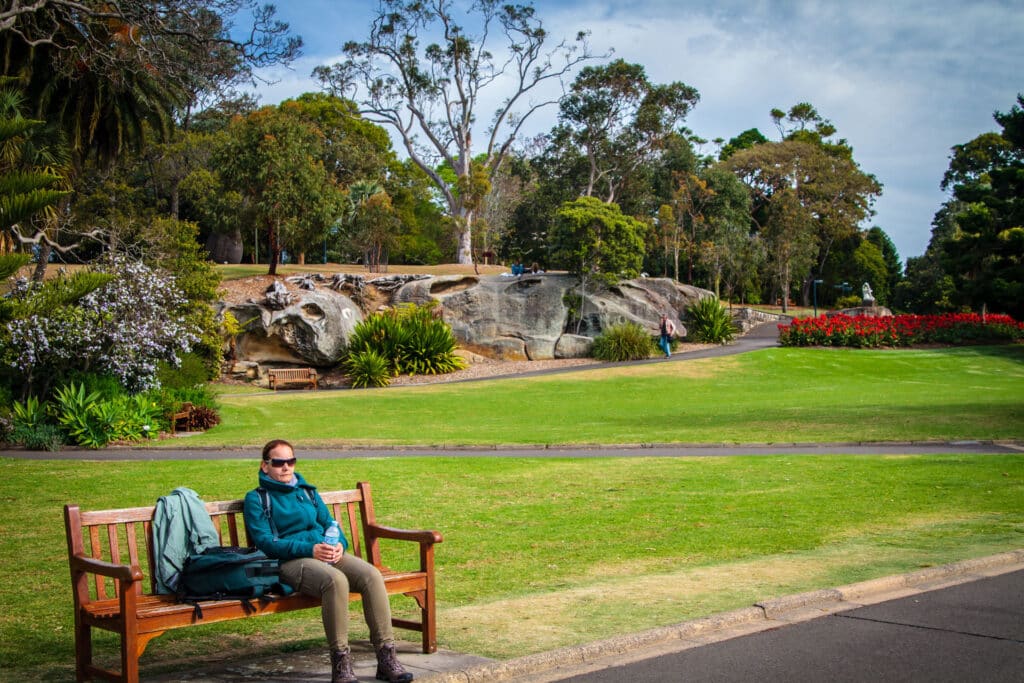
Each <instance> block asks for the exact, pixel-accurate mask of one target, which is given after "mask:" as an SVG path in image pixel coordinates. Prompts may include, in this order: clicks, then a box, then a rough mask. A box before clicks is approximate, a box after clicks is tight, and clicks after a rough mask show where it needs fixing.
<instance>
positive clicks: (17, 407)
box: [12, 396, 47, 431]
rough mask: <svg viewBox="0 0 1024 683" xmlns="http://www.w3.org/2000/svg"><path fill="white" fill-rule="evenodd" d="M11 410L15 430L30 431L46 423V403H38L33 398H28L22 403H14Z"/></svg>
mask: <svg viewBox="0 0 1024 683" xmlns="http://www.w3.org/2000/svg"><path fill="white" fill-rule="evenodd" d="M12 408H13V412H14V416H13V425H14V428H15V429H17V428H19V427H25V428H26V429H28V430H29V431H31V430H33V429H35V428H36V427H38V426H39V425H41V424H43V423H44V422H46V409H47V406H46V403H40V402H39V399H38V398H36V397H35V396H29V397H28V399H26V400H25V402H24V403H20V402H15V403H14V405H13V406H12Z"/></svg>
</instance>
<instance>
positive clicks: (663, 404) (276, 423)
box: [161, 345, 1024, 447]
mask: <svg viewBox="0 0 1024 683" xmlns="http://www.w3.org/2000/svg"><path fill="white" fill-rule="evenodd" d="M221 404H222V416H223V422H222V423H221V424H220V425H219V426H217V427H216V428H214V429H212V430H210V431H209V432H207V433H205V434H203V435H200V436H195V437H191V438H190V439H189V442H188V443H189V444H190V445H195V446H256V445H260V444H262V443H265V442H266V441H268V440H269V439H272V438H281V437H286V438H288V439H289V440H292V441H294V442H295V443H297V444H301V445H343V444H379V445H428V446H441V445H462V444H468V445H488V444H602V443H606V444H607V443H611V444H638V443H705V444H708V443H714V444H720V443H778V442H821V441H824V442H836V441H905V440H928V439H940V440H956V439H1021V438H1024V346H1020V345H1017V346H1007V347H971V348H942V349H934V350H900V351H869V350H852V349H789V348H777V349H768V350H764V351H758V352H754V353H749V354H742V355H739V356H732V357H726V358H718V359H704V360H694V361H683V362H673V363H655V364H649V365H642V366H631V367H622V368H615V369H599V370H588V371H586V372H576V373H570V374H561V375H553V376H545V377H536V378H518V379H512V380H501V381H487V382H482V383H480V382H474V383H460V384H451V385H443V384H442V385H432V386H418V387H396V388H392V389H383V390H382V389H370V390H358V391H352V390H346V391H330V392H328V391H321V392H318V393H316V394H311V393H295V392H292V393H283V394H274V393H271V392H263V393H259V394H251V393H249V394H225V395H224V396H223V397H222V398H221ZM161 445H168V446H175V447H179V446H181V445H182V443H181V441H177V440H175V441H172V442H164V443H163V444H161Z"/></svg>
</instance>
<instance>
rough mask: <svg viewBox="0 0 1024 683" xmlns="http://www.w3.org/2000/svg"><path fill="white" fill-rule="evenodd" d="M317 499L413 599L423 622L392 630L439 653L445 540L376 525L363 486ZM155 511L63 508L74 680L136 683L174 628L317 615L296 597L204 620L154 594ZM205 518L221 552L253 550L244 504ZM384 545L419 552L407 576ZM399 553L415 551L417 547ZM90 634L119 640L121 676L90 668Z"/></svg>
mask: <svg viewBox="0 0 1024 683" xmlns="http://www.w3.org/2000/svg"><path fill="white" fill-rule="evenodd" d="M320 496H321V498H323V500H324V503H325V504H326V505H327V506H328V508H330V510H331V513H332V514H333V516H334V518H335V519H336V520H338V523H339V524H340V525H341V526H342V529H343V530H344V531H345V533H346V535H347V536H348V540H349V550H348V552H350V553H353V554H355V555H358V556H360V557H362V558H363V559H365V560H366V561H368V562H372V563H373V564H374V566H376V567H377V568H378V569H380V571H381V573H382V574H383V575H384V582H385V585H386V586H387V590H388V594H389V595H395V594H402V595H407V596H409V597H411V598H413V599H414V600H415V601H416V604H417V605H418V607H419V611H420V621H411V620H406V619H399V618H392V624H393V625H394V626H395V627H396V628H403V629H409V630H412V631H418V632H420V633H421V634H422V641H423V652H425V653H431V652H436V651H437V613H436V611H435V597H434V544H435V543H440V542H441V540H442V539H441V534H440V533H438V532H436V531H408V530H403V529H393V528H390V527H386V526H381V525H379V524H377V519H376V516H375V514H374V511H373V499H372V497H371V495H370V485H369V483H367V482H360V483H359V484H357V488H355V489H351V490H347V491H333V492H329V493H321V494H320ZM154 508H155V506H148V507H137V508H125V509H120V510H93V511H83V510H80V509H79V508H78V506H77V505H65V506H64V525H65V528H66V531H67V542H68V564H69V565H70V568H71V590H72V593H73V596H74V607H75V672H76V677H77V680H79V681H86V680H91V679H93V678H94V677H99V678H103V679H106V680H111V681H124V682H125V683H137V681H138V680H139V657H141V656H142V653H143V651H144V650H145V649H146V645H147V644H148V643H149V641H150V640H152V639H153V638H155V637H157V636H159V635H160V634H161V633H164V632H165V631H168V630H170V629H175V628H184V627H187V626H196V625H200V624H212V623H215V622H218V621H229V620H233V619H244V618H248V617H253V616H260V615H263V614H276V613H279V612H290V611H292V610H297V609H306V608H311V607H319V606H320V600H319V599H318V598H312V597H309V596H306V595H300V594H298V593H292V594H291V595H288V596H276V599H274V600H273V601H268V602H264V601H260V600H252V601H250V604H249V605H246V604H244V603H243V602H242V601H240V600H208V601H203V602H201V603H199V606H200V608H201V610H202V619H201V620H199V619H197V616H196V610H195V609H194V607H193V605H192V604H189V603H179V602H177V601H176V600H175V598H174V596H172V595H160V594H157V593H156V585H155V580H154V578H153V576H154V572H153V562H154V558H153V535H152V519H153V510H154ZM206 509H207V510H209V512H210V516H211V517H212V518H213V522H214V525H215V526H216V527H217V530H218V533H219V534H220V541H221V545H248V542H247V541H248V539H247V538H246V539H245V542H242V541H243V539H242V536H241V535H240V534H243V533H245V532H244V530H245V522H244V520H243V517H242V501H241V500H231V501H221V502H214V503H206ZM381 539H395V540H398V541H412V542H413V543H416V544H418V546H419V557H418V561H417V560H414V559H412V558H411V557H410V558H406V562H407V563H408V564H409V567H410V568H408V569H405V570H394V569H390V568H388V567H386V566H385V565H384V564H383V563H382V562H381V549H380V540H381ZM87 546H88V547H87ZM389 547H390V546H389ZM403 547H408V548H410V549H411V546H403ZM411 555H412V553H410V556H411ZM358 598H359V595H358V594H357V593H353V594H352V595H351V599H353V600H355V599H358ZM93 628H100V629H104V630H107V631H113V632H115V633H118V634H120V648H121V671H120V673H119V672H116V671H110V670H108V669H104V668H101V667H99V666H97V665H95V664H94V663H93V648H92V629H93Z"/></svg>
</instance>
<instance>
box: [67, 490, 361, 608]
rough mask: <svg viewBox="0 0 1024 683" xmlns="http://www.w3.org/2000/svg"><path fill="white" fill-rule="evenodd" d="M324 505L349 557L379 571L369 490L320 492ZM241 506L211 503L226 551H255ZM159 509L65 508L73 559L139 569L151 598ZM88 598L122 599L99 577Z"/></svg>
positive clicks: (233, 502) (228, 502)
mask: <svg viewBox="0 0 1024 683" xmlns="http://www.w3.org/2000/svg"><path fill="white" fill-rule="evenodd" d="M319 493H320V497H321V498H322V499H323V501H324V503H325V504H326V505H327V507H328V508H329V509H330V510H331V514H332V515H333V516H334V518H335V519H336V520H338V524H339V525H341V528H342V530H343V531H344V532H345V535H346V536H347V537H348V540H349V549H348V552H350V553H353V554H355V555H358V556H360V557H362V558H363V559H365V560H367V561H368V562H373V563H374V564H376V565H377V566H378V567H379V566H380V551H379V550H378V549H377V548H376V547H373V548H364V547H363V538H365V536H366V534H365V529H366V526H367V525H370V524H374V523H375V522H376V520H375V517H374V512H373V500H372V498H371V496H370V486H369V484H368V483H366V482H360V483H359V484H358V488H355V489H349V490H344V491H328V492H323V491H321V492H319ZM242 504H243V501H241V500H225V501H216V502H212V503H206V509H207V510H208V511H209V513H210V518H211V519H212V520H213V525H214V527H215V528H216V529H217V534H218V535H219V537H220V544H221V545H236V546H237V545H240V546H248V545H251V544H250V542H249V539H248V534H247V532H246V530H245V521H244V518H243V516H242ZM155 509H156V506H155V505H151V506H148V507H137V508H123V509H120V510H94V511H82V510H79V508H78V506H77V505H67V506H65V508H64V523H65V527H66V531H67V541H68V556H69V557H72V556H74V555H84V556H86V557H91V558H93V559H96V560H101V561H104V562H109V563H111V564H115V565H124V564H128V565H131V566H132V567H138V568H139V569H140V570H141V571H142V572H143V574H144V575H145V576H147V577H148V582H141V581H140V582H137V583H136V584H135V592H136V593H138V594H140V595H142V594H144V591H143V584H144V583H148V586H149V591H148V592H149V594H152V593H155V592H156V579H155V576H154V571H153V563H154V559H155V558H154V557H153V528H152V522H153V512H154V510H155ZM364 552H368V553H369V555H370V557H366V556H364ZM94 576H95V581H94V582H93V585H91V586H89V588H88V591H89V594H88V595H82V594H81V593H80V594H79V600H80V602H81V603H83V604H84V603H87V602H90V601H91V600H104V599H108V598H114V597H117V595H116V590H115V589H114V587H113V586H114V583H113V581H111V580H109V579H104V578H103V577H102V576H99V575H94Z"/></svg>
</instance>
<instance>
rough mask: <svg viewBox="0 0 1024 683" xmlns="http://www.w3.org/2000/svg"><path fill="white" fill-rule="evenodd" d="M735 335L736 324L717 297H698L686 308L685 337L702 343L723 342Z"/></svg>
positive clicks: (730, 339)
mask: <svg viewBox="0 0 1024 683" xmlns="http://www.w3.org/2000/svg"><path fill="white" fill-rule="evenodd" d="M735 336H736V325H734V324H733V322H732V317H731V316H730V315H729V311H727V310H725V307H724V306H722V304H721V302H720V301H719V300H718V298H717V297H713V296H709V297H705V298H703V299H699V300H698V301H697V302H696V303H695V304H693V305H692V306H690V307H689V308H688V309H686V337H687V339H691V340H693V341H696V342H701V343H704V344H725V343H727V342H731V341H732V340H733V338H734V337H735Z"/></svg>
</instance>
